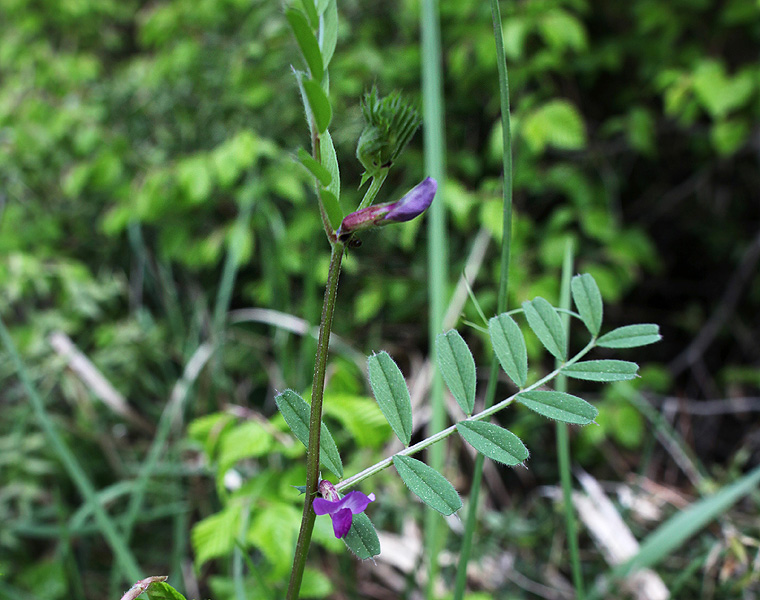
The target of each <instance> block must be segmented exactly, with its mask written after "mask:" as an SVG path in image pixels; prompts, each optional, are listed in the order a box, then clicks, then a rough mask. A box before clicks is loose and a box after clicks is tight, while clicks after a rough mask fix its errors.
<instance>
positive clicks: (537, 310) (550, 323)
mask: <svg viewBox="0 0 760 600" xmlns="http://www.w3.org/2000/svg"><path fill="white" fill-rule="evenodd" d="M522 306H523V310H524V311H525V317H526V318H527V319H528V325H530V328H531V329H532V330H533V333H535V334H536V337H537V338H538V339H539V341H540V342H541V343H542V344H543V345H544V347H545V348H546V349H547V350H548V351H549V352H550V353H551V354H552V355H553V356H554V357H555V358H558V359H559V360H561V361H565V360H567V337H566V335H565V330H564V328H563V327H562V321H560V319H559V315H558V314H557V311H556V310H554V307H553V306H552V305H551V304H549V302H547V301H546V300H544V299H543V298H541V297H540V296H538V297H537V298H535V299H534V300H532V301H529V302H523V305H522Z"/></svg>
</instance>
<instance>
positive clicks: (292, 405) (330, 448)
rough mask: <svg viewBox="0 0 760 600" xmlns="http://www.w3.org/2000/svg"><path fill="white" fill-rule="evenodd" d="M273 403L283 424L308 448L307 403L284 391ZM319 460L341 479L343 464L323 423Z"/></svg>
mask: <svg viewBox="0 0 760 600" xmlns="http://www.w3.org/2000/svg"><path fill="white" fill-rule="evenodd" d="M274 401H275V403H276V404H277V408H279V409H280V413H282V416H283V417H285V422H286V423H287V424H288V427H290V430H291V431H292V432H293V434H294V435H295V436H296V437H297V438H298V439H299V440H300V441H301V443H302V444H303V445H304V446H306V447H307V448H308V447H309V415H310V414H311V406H310V405H309V403H308V402H306V400H304V399H303V398H301V396H299V395H298V394H296V393H295V392H294V391H293V390H285V391H284V392H282V393H281V394H278V395H277V397H275V399H274ZM319 459H320V461H322V464H323V465H325V466H326V467H327V468H328V469H330V470H331V471H332V472H333V473H335V474H336V475H337V476H338V477H343V462H342V461H341V459H340V453H339V452H338V447H337V446H336V445H335V440H333V437H332V435H330V432H329V431H328V429H327V426H326V425H325V424H324V423H322V431H321V433H320V435H319Z"/></svg>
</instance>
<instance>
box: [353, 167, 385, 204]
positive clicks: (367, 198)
mask: <svg viewBox="0 0 760 600" xmlns="http://www.w3.org/2000/svg"><path fill="white" fill-rule="evenodd" d="M386 177H388V169H382V170H380V172H379V173H378V174H377V175H375V176H374V177H373V178H372V183H370V184H369V189H368V190H367V193H366V194H364V198H362V201H361V202H360V203H359V207H358V208H357V209H356V210H361V209H362V208H367V207H368V206H369V205H370V204H372V202H373V201H374V200H375V196H377V193H378V192H379V191H380V188H381V187H382V186H383V183H385V178H386Z"/></svg>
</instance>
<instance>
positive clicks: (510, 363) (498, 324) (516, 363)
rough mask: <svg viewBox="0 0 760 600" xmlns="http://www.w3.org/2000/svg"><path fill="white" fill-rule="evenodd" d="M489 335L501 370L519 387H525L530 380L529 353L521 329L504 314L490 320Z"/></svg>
mask: <svg viewBox="0 0 760 600" xmlns="http://www.w3.org/2000/svg"><path fill="white" fill-rule="evenodd" d="M488 335H490V336H491V344H492V345H493V349H494V352H495V353H496V357H497V358H498V359H499V364H501V368H502V369H504V372H505V373H506V374H507V375H508V376H509V378H510V379H511V380H512V381H514V382H515V384H516V385H517V387H520V388H521V387H523V386H524V385H525V382H526V381H527V379H528V351H527V350H526V348H525V338H524V337H523V334H522V331H520V327H518V325H517V323H515V320H514V319H513V318H512V317H510V316H509V315H508V314H507V313H502V314H500V315H498V316H496V317H491V318H490V319H489V320H488Z"/></svg>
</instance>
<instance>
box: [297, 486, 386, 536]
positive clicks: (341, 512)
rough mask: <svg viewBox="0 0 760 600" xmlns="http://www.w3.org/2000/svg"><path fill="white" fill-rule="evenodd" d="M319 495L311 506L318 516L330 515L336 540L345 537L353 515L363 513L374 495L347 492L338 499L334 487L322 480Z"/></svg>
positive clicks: (338, 496) (338, 495)
mask: <svg viewBox="0 0 760 600" xmlns="http://www.w3.org/2000/svg"><path fill="white" fill-rule="evenodd" d="M319 493H320V494H322V496H324V497H323V498H315V499H314V502H313V503H312V506H313V507H314V512H315V513H317V514H318V515H330V518H331V519H332V522H333V531H334V532H335V537H336V538H342V537H345V535H346V534H347V533H348V530H349V529H351V522H352V521H353V518H354V515H358V514H359V513H363V512H364V510H365V509H366V508H367V506H368V505H369V503H370V502H374V500H375V494H370V495H369V496H367V495H366V494H363V493H362V492H357V491H353V492H349V493H348V494H346V495H345V496H344V497H343V498H341V497H340V494H338V491H337V490H336V489H335V486H334V485H333V484H332V483H330V482H329V481H327V480H325V479H323V480H322V481H320V482H319Z"/></svg>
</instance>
